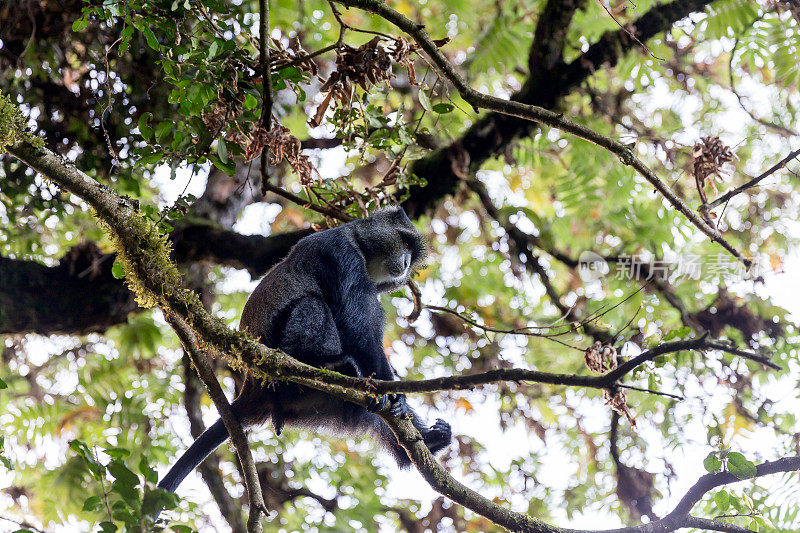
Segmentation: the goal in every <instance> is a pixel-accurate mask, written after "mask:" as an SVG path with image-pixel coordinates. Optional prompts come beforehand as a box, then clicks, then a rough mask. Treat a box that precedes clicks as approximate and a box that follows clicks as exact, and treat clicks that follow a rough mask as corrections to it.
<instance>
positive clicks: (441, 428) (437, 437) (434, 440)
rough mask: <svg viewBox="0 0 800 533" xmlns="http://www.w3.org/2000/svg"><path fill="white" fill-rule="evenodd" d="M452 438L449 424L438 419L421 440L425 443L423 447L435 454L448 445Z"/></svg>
mask: <svg viewBox="0 0 800 533" xmlns="http://www.w3.org/2000/svg"><path fill="white" fill-rule="evenodd" d="M452 436H453V435H452V430H451V429H450V424H448V423H447V422H445V421H444V420H442V419H441V418H438V419H436V422H435V423H434V424H433V425H432V426H431V427H429V428H428V431H426V432H425V435H423V437H422V439H423V440H424V441H425V446H427V447H428V449H429V450H430V451H431V452H432V453H436V452H438V451H439V450H441V449H442V448H444V447H445V446H447V445H448V444H450V439H451V438H452Z"/></svg>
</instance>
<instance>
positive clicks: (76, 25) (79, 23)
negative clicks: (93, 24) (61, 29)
mask: <svg viewBox="0 0 800 533" xmlns="http://www.w3.org/2000/svg"><path fill="white" fill-rule="evenodd" d="M88 27H89V21H88V20H86V16H85V15H84V16H83V17H81V18H79V19H78V20H76V21H75V22H73V23H72V31H83V30H85V29H86V28H88Z"/></svg>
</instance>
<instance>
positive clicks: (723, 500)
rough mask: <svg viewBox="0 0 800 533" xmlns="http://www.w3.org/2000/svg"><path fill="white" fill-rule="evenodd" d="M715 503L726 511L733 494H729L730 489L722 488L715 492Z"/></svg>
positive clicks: (718, 507) (721, 510) (722, 510)
mask: <svg viewBox="0 0 800 533" xmlns="http://www.w3.org/2000/svg"><path fill="white" fill-rule="evenodd" d="M714 503H716V504H717V509H719V510H720V512H722V513H724V512H725V511H727V510H728V507H730V505H731V495H730V494H728V491H727V490H725V489H723V490H720V491H719V492H717V493H716V494H714Z"/></svg>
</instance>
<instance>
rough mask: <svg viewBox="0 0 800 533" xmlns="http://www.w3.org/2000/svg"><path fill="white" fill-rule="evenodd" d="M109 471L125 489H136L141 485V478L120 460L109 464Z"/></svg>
mask: <svg viewBox="0 0 800 533" xmlns="http://www.w3.org/2000/svg"><path fill="white" fill-rule="evenodd" d="M108 471H109V472H110V473H111V475H112V476H114V478H115V479H116V480H117V481H119V482H120V484H121V485H123V486H125V487H135V486H136V485H138V484H139V476H137V475H136V474H134V473H133V472H131V471H130V469H129V468H128V467H127V466H125V464H124V463H123V462H122V461H120V460H119V459H114V460H112V461H111V462H110V463H108Z"/></svg>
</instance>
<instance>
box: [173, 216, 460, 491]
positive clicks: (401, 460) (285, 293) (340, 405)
mask: <svg viewBox="0 0 800 533" xmlns="http://www.w3.org/2000/svg"><path fill="white" fill-rule="evenodd" d="M424 255H425V245H424V242H423V240H422V237H421V236H420V234H419V232H418V231H417V230H416V228H415V227H414V226H413V225H412V224H411V221H410V220H409V219H408V217H407V216H406V214H405V212H404V211H403V210H402V209H401V208H396V207H395V208H388V209H384V210H382V211H378V212H377V213H375V214H374V215H372V216H371V217H369V218H365V219H362V220H354V221H353V222H349V223H347V224H344V225H343V226H339V227H337V228H333V229H328V230H325V231H321V232H318V233H315V234H313V235H309V236H308V237H305V238H303V239H301V240H300V241H299V242H298V243H297V244H296V245H295V246H294V247H293V248H292V250H291V251H290V252H289V255H288V256H287V257H286V258H285V259H284V260H283V261H281V262H280V263H278V264H277V265H275V266H274V267H273V268H272V269H271V270H270V271H269V272H268V273H267V275H266V276H265V277H264V279H263V280H261V283H260V284H259V285H258V287H256V289H255V291H253V294H252V295H250V298H249V299H248V300H247V303H246V304H245V306H244V311H243V312H242V319H241V326H240V327H241V328H242V329H247V330H248V331H249V332H250V333H251V334H253V335H255V336H257V337H258V338H259V339H260V340H261V342H263V343H264V344H265V345H266V346H268V347H270V348H278V349H280V350H282V351H284V352H286V353H288V354H289V355H291V356H292V357H295V358H296V359H298V360H300V361H303V362H304V363H308V364H310V365H313V366H317V367H326V368H330V369H333V370H336V371H339V372H342V373H344V374H348V375H351V376H357V377H369V376H373V377H375V378H376V379H382V380H393V379H395V375H394V372H393V370H392V367H391V365H390V364H389V361H388V359H387V358H386V355H385V353H384V351H383V326H384V315H383V309H382V308H381V305H380V302H379V301H378V294H379V293H381V292H386V291H391V290H395V289H397V288H399V287H401V286H402V285H403V284H404V283H405V282H406V281H407V280H408V277H409V276H410V274H411V273H412V272H413V271H414V269H415V268H417V267H418V266H419V264H420V262H421V261H422V259H423V257H424ZM381 400H382V401H379V402H376V406H375V407H376V409H377V408H378V406H382V405H386V403H385V402H387V401H390V402H391V408H392V412H393V414H397V415H410V416H411V417H412V420H413V422H414V426H416V428H417V429H418V430H419V431H420V432H421V434H422V437H423V439H424V441H425V444H426V445H427V446H428V448H429V449H430V450H431V451H432V452H437V451H439V450H441V449H442V448H444V447H445V446H447V444H449V442H450V436H451V435H450V425H449V424H447V422H445V421H444V420H441V419H439V420H437V421H436V423H435V424H434V425H433V426H430V427H428V426H427V425H426V424H425V422H424V421H423V420H422V419H421V418H420V417H419V416H418V415H417V414H416V413H415V412H414V411H413V410H412V409H411V407H409V406H408V404H407V403H406V401H405V396H403V395H392V397H391V400H388V399H387V398H382V399H381ZM231 406H232V408H233V412H234V414H236V416H238V418H239V421H240V422H241V423H242V424H243V425H244V426H246V427H247V426H253V425H258V424H263V423H264V422H266V421H267V420H268V419H270V418H271V419H272V423H273V425H274V426H275V430H276V431H277V432H278V433H280V431H281V429H282V427H283V425H284V424H288V425H292V426H302V427H309V428H321V427H325V428H328V429H330V430H332V431H333V432H335V433H338V434H344V435H348V434H349V435H362V434H365V433H370V434H371V435H372V436H373V438H374V439H375V440H377V441H378V442H379V443H380V444H381V445H382V446H384V447H385V448H387V449H388V450H389V451H391V452H392V454H393V455H394V457H395V459H396V460H397V463H398V464H399V465H400V466H401V467H407V466H408V465H409V464H410V460H409V458H408V455H406V452H405V450H404V449H403V448H402V446H400V444H399V443H398V442H397V439H396V437H395V436H394V434H393V433H392V431H391V430H390V429H389V427H388V426H387V425H386V424H385V423H384V422H383V421H382V420H381V419H380V417H379V416H378V415H376V414H374V413H373V412H371V411H369V410H367V409H365V408H363V407H361V406H358V405H355V404H352V403H349V402H344V401H342V400H338V399H335V398H332V397H331V396H328V395H327V394H325V393H323V392H320V391H316V390H313V389H308V388H304V387H301V386H299V385H295V384H292V383H281V384H278V385H275V386H263V385H262V384H261V382H260V381H258V380H254V379H252V378H247V379H246V380H245V383H244V386H243V387H242V390H241V392H240V394H239V396H238V397H237V398H236V399H235V400H234V401H233V403H232V404H231ZM227 438H228V432H227V430H226V429H225V426H224V425H223V423H222V420H217V422H215V423H214V424H213V425H211V426H210V427H209V428H208V429H207V430H206V431H205V432H204V433H203V434H202V435H200V437H198V438H197V440H196V441H195V442H194V444H192V445H191V447H190V448H189V449H188V450H187V451H186V452H185V453H184V454H183V456H181V458H180V459H179V460H178V461H177V463H175V466H173V467H172V469H171V470H170V471H169V472H168V473H167V475H166V476H165V477H164V479H162V480H161V482H160V483H159V484H158V486H159V487H161V488H162V489H165V490H168V491H174V490H175V489H176V488H177V486H178V485H179V484H180V482H181V481H183V479H184V478H185V477H186V476H187V475H189V473H190V472H191V471H192V470H193V469H194V468H195V467H196V466H197V465H198V464H200V463H201V462H202V461H203V460H204V459H205V458H206V456H208V454H209V453H211V452H212V451H213V450H214V449H216V448H217V447H218V446H219V445H220V444H222V443H223V442H224V441H225V440H227Z"/></svg>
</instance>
